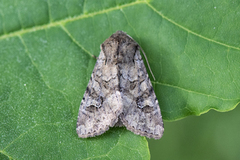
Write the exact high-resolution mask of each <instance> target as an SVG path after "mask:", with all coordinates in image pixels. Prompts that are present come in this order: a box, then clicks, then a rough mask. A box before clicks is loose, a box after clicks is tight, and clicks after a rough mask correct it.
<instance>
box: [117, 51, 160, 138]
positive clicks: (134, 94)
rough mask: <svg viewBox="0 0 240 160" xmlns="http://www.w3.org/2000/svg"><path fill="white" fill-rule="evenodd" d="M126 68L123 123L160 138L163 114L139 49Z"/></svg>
mask: <svg viewBox="0 0 240 160" xmlns="http://www.w3.org/2000/svg"><path fill="white" fill-rule="evenodd" d="M126 68H128V69H125V70H123V71H122V72H123V73H122V79H120V88H127V89H123V92H122V98H123V106H124V107H123V112H122V114H121V115H120V118H121V120H122V123H123V124H124V125H125V126H126V128H127V129H128V130H130V131H132V132H134V133H135V134H139V135H141V136H146V137H148V138H155V139H159V138H161V137H162V135H163V131H164V128H163V121H162V115H161V112H160V107H159V104H158V100H157V98H156V95H155V93H154V90H153V87H152V84H151V81H150V79H149V77H148V74H147V71H146V68H145V66H144V63H143V60H142V58H141V55H140V51H139V50H137V51H136V53H135V56H134V61H133V64H132V65H131V64H128V66H126Z"/></svg>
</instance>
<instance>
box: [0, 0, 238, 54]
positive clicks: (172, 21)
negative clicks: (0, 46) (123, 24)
mask: <svg viewBox="0 0 240 160" xmlns="http://www.w3.org/2000/svg"><path fill="white" fill-rule="evenodd" d="M136 4H146V5H147V6H148V7H149V8H151V9H152V10H153V11H154V12H156V13H157V14H158V15H159V16H161V17H162V18H163V19H165V20H167V21H169V22H171V23H172V24H174V25H176V26H178V27H179V28H181V29H183V30H185V31H187V32H188V33H191V34H193V35H195V36H198V37H200V38H202V39H205V40H207V41H209V42H213V43H216V44H219V45H222V46H225V47H227V48H232V49H236V50H240V48H239V47H235V46H232V45H228V44H226V43H222V42H219V41H216V40H214V39H211V38H208V37H205V36H203V35H201V34H198V33H196V32H193V31H192V30H190V29H188V28H186V27H184V26H182V25H180V24H178V23H177V22H175V21H174V20H172V19H170V18H168V17H167V16H165V15H164V14H162V13H161V12H159V11H158V10H157V9H156V8H154V7H153V6H152V5H151V4H150V3H148V2H147V1H135V2H132V3H128V4H124V5H120V6H116V7H112V8H108V9H104V10H101V11H98V12H92V13H89V14H83V15H79V16H76V17H68V18H66V19H63V20H60V21H55V22H50V23H48V24H44V25H41V26H34V27H31V28H27V29H21V30H17V31H14V32H10V33H9V34H4V35H2V36H0V40H2V39H7V38H10V37H15V36H20V35H23V34H25V33H30V32H35V31H38V30H43V29H47V28H51V27H56V26H63V25H65V24H66V23H68V22H72V21H76V20H79V19H84V18H88V17H93V16H96V15H99V14H103V13H108V12H111V11H114V10H121V9H123V8H126V7H129V6H133V5H136Z"/></svg>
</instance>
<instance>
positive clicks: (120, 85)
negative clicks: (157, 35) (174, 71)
mask: <svg viewBox="0 0 240 160" xmlns="http://www.w3.org/2000/svg"><path fill="white" fill-rule="evenodd" d="M100 48H101V52H100V55H99V57H98V58H97V62H96V65H95V67H94V70H93V72H92V75H91V78H90V81H89V83H88V86H87V89H86V91H85V93H84V96H83V99H82V101H81V104H80V108H79V113H78V119H77V128H76V130H77V134H78V136H79V137H81V138H87V137H94V136H97V135H101V134H103V133H104V132H106V131H107V130H108V129H109V127H113V126H125V127H126V128H127V129H128V130H130V131H132V132H133V133H135V134H137V135H141V136H146V137H148V138H155V139H159V138H161V137H162V135H163V131H164V127H163V121H162V115H161V112H160V107H159V104H158V100H157V98H156V95H155V93H154V90H153V87H152V84H151V81H150V79H149V76H148V74H147V71H146V68H145V66H144V62H143V60H142V57H141V55H140V49H141V48H140V46H139V45H138V43H137V42H135V41H134V40H133V38H131V37H130V36H129V35H127V34H126V33H125V32H123V31H117V32H116V33H114V34H113V35H111V36H110V37H109V38H108V39H107V40H105V42H104V43H103V44H101V46H100Z"/></svg>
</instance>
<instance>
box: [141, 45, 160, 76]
mask: <svg viewBox="0 0 240 160" xmlns="http://www.w3.org/2000/svg"><path fill="white" fill-rule="evenodd" d="M140 49H141V51H142V53H143V55H144V57H145V59H146V62H147V65H148V68H149V71H150V72H151V74H152V77H153V79H154V81H155V80H156V79H155V77H154V75H153V72H152V70H151V67H150V65H149V63H148V59H147V56H146V54H145V52H144V51H143V49H142V47H141V46H140Z"/></svg>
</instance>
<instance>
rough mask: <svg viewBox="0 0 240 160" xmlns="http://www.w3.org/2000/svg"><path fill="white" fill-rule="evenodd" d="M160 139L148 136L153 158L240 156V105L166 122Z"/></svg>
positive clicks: (236, 159) (208, 159) (179, 159)
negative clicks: (232, 108) (221, 110)
mask: <svg viewBox="0 0 240 160" xmlns="http://www.w3.org/2000/svg"><path fill="white" fill-rule="evenodd" d="M164 127H165V132H164V134H163V137H162V138H161V139H160V140H154V139H148V142H149V148H150V153H151V160H160V159H162V160H170V159H171V160H182V159H184V160H186V159H187V160H189V159H190V160H191V159H194V160H203V159H204V160H213V159H214V160H215V159H216V160H239V159H240V105H238V106H237V107H236V108H235V109H234V110H232V111H229V112H225V113H222V112H217V111H215V110H210V111H209V112H207V113H205V114H203V115H201V116H190V117H187V118H184V119H182V120H179V121H175V122H166V121H165V123H164Z"/></svg>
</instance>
